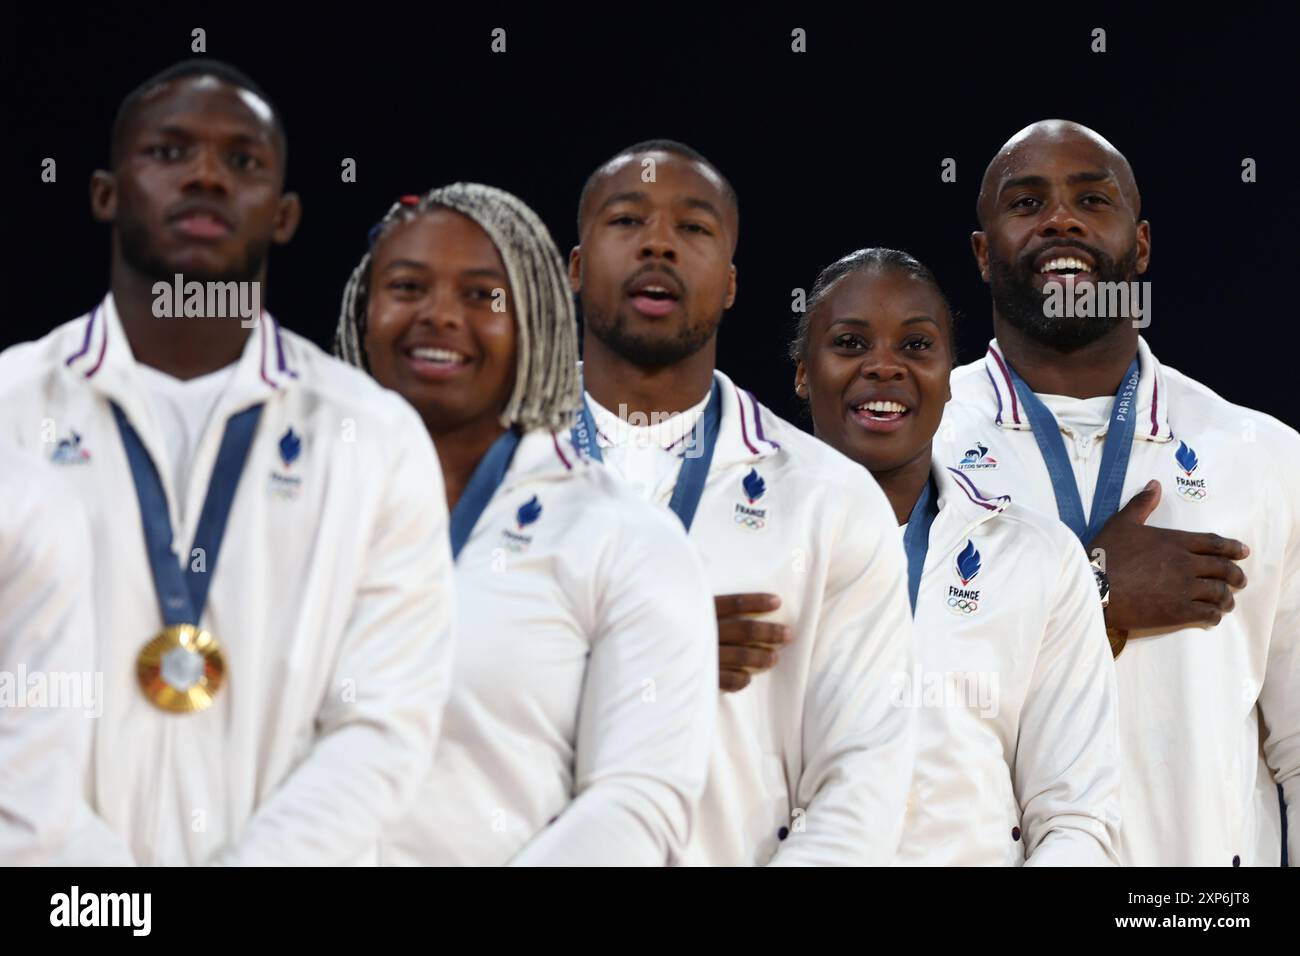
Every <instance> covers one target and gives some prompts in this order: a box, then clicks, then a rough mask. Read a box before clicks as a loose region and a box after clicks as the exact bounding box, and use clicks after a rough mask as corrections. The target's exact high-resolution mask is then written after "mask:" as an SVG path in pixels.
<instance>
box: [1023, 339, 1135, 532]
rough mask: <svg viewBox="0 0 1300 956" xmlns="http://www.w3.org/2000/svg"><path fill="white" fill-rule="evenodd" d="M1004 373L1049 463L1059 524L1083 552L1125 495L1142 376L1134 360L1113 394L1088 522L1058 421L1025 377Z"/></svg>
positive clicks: (1048, 472)
mask: <svg viewBox="0 0 1300 956" xmlns="http://www.w3.org/2000/svg"><path fill="white" fill-rule="evenodd" d="M1007 371H1009V372H1010V373H1011V380H1012V382H1014V383H1015V387H1016V394H1017V395H1019V396H1020V404H1021V405H1023V406H1024V407H1025V413H1026V414H1027V415H1028V416H1029V426H1030V428H1032V429H1033V432H1034V440H1035V441H1037V442H1038V450H1039V451H1040V452H1042V455H1043V463H1044V464H1046V465H1047V474H1048V477H1050V478H1051V480H1052V491H1053V492H1054V493H1055V494H1056V510H1057V512H1058V513H1059V514H1060V516H1061V520H1062V521H1063V522H1065V524H1066V525H1068V526H1069V528H1070V530H1071V531H1073V532H1074V534H1075V536H1076V537H1077V538H1078V539H1079V540H1080V541H1082V542H1083V546H1084V547H1085V548H1086V547H1087V546H1088V545H1089V543H1090V542H1091V541H1092V539H1093V538H1095V537H1096V536H1097V532H1099V531H1100V530H1101V526H1102V525H1104V524H1105V523H1106V522H1107V521H1108V520H1109V519H1110V518H1111V516H1113V515H1114V514H1115V512H1117V511H1119V498H1120V495H1121V494H1123V491H1124V475H1125V473H1126V472H1127V471H1128V460H1129V455H1130V454H1131V453H1132V451H1133V435H1134V432H1135V431H1136V429H1137V401H1136V400H1137V390H1138V381H1139V379H1140V374H1139V372H1138V361H1137V359H1136V358H1135V359H1133V361H1132V362H1131V363H1130V364H1129V367H1128V371H1127V372H1125V373H1124V380H1123V381H1122V382H1121V383H1120V386H1119V391H1118V392H1116V393H1115V403H1114V405H1112V406H1111V410H1110V427H1109V428H1108V429H1107V431H1106V446H1105V448H1104V449H1103V450H1102V453H1101V470H1100V472H1099V473H1098V477H1097V490H1096V492H1095V493H1094V494H1093V497H1092V515H1091V517H1090V518H1088V519H1087V520H1085V519H1084V516H1083V499H1082V498H1080V496H1079V485H1078V483H1077V482H1075V480H1074V468H1073V467H1072V466H1071V464H1070V456H1069V454H1068V453H1067V452H1066V450H1065V440H1064V439H1062V438H1061V428H1060V425H1058V424H1057V421H1056V417H1055V416H1054V415H1053V414H1052V413H1051V411H1050V410H1049V409H1048V407H1047V406H1046V405H1044V404H1043V402H1042V400H1041V399H1040V398H1039V397H1038V396H1037V395H1035V394H1034V393H1033V390H1032V389H1030V387H1029V386H1028V385H1026V384H1025V381H1024V379H1022V378H1021V377H1020V376H1019V375H1017V374H1016V370H1015V369H1014V368H1012V367H1011V363H1010V362H1008V363H1007Z"/></svg>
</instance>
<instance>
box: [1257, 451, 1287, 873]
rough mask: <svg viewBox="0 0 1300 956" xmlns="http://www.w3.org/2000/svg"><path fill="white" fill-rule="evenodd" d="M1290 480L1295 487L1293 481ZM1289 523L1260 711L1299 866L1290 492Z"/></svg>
mask: <svg viewBox="0 0 1300 956" xmlns="http://www.w3.org/2000/svg"><path fill="white" fill-rule="evenodd" d="M1291 437H1292V438H1293V439H1294V435H1292V436H1291ZM1290 473H1292V474H1293V473H1294V471H1291V472H1290ZM1290 484H1291V486H1292V487H1293V488H1294V482H1291V483H1290ZM1290 524H1291V528H1290V531H1291V533H1290V537H1289V541H1288V544H1287V550H1286V556H1285V557H1284V558H1283V560H1282V566H1281V568H1280V569H1279V571H1280V574H1281V578H1282V581H1281V586H1280V587H1279V589H1278V602H1277V611H1276V613H1275V615H1274V618H1273V632H1272V634H1271V635H1270V636H1269V641H1268V661H1267V663H1266V664H1265V665H1264V668H1265V669H1264V683H1263V686H1262V687H1261V688H1260V691H1259V712H1260V716H1261V717H1262V718H1263V723H1264V728H1263V730H1264V739H1263V741H1262V744H1261V747H1262V750H1263V753H1264V760H1265V762H1266V763H1267V764H1268V766H1269V769H1270V770H1272V771H1273V779H1274V780H1276V781H1277V782H1278V783H1279V784H1281V785H1282V796H1283V800H1284V801H1285V803H1286V827H1287V865H1288V866H1300V498H1297V497H1296V496H1295V495H1293V500H1292V502H1291V522H1290ZM1247 543H1249V542H1247ZM1246 586H1247V588H1249V587H1250V582H1249V581H1247V585H1246Z"/></svg>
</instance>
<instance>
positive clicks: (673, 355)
mask: <svg viewBox="0 0 1300 956" xmlns="http://www.w3.org/2000/svg"><path fill="white" fill-rule="evenodd" d="M582 314H583V319H584V321H585V322H586V324H587V328H589V329H591V334H592V335H594V336H595V337H596V339H597V340H598V341H599V342H600V343H601V344H602V345H604V346H605V348H607V349H609V350H610V351H611V352H613V353H614V354H615V355H617V356H618V357H619V358H621V359H623V360H624V361H626V362H629V363H630V364H632V365H635V366H636V367H638V368H643V369H649V370H656V369H662V368H667V367H668V366H670V365H676V364H677V363H678V362H681V361H683V360H684V359H687V358H689V357H690V356H692V355H694V354H695V353H696V352H698V351H699V350H700V349H702V348H704V346H705V345H707V344H708V343H709V340H710V339H712V338H713V336H714V335H715V334H717V331H718V325H719V324H720V323H721V322H722V313H721V312H719V313H718V316H717V318H715V319H714V320H713V321H711V322H694V321H692V320H691V317H690V316H689V315H688V316H687V317H686V322H685V323H684V324H683V325H682V326H681V327H680V328H678V329H677V330H676V331H674V332H670V333H668V334H666V335H643V334H638V333H636V332H633V331H631V330H630V329H629V328H628V322H627V318H626V317H625V316H624V315H623V314H622V313H621V312H615V313H614V315H612V316H611V315H608V314H606V313H604V312H601V311H600V310H599V309H596V308H593V307H592V306H590V305H589V304H588V303H586V302H584V303H583V304H582Z"/></svg>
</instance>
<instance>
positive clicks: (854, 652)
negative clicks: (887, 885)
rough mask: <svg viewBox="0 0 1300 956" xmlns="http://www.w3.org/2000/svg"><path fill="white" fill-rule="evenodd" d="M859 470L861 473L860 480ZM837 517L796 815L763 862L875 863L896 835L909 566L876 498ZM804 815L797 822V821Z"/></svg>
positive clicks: (903, 761) (905, 734)
mask: <svg viewBox="0 0 1300 956" xmlns="http://www.w3.org/2000/svg"><path fill="white" fill-rule="evenodd" d="M864 474H865V472H864ZM869 490H874V491H875V497H874V498H869V497H867V496H865V495H864V496H863V500H862V502H861V503H860V504H858V505H857V506H856V507H855V508H854V509H853V510H851V511H849V512H848V513H846V514H845V515H844V516H843V522H842V525H841V531H840V535H839V538H838V539H837V540H836V542H835V551H834V554H833V555H832V556H831V558H830V561H829V577H828V579H827V584H826V591H825V594H824V598H823V601H822V607H821V614H820V617H819V620H818V626H817V630H816V633H815V634H806V635H796V637H795V639H796V640H800V639H802V640H812V641H815V642H816V645H815V647H814V649H813V652H812V659H811V663H810V666H809V673H808V684H807V688H806V694H805V700H804V713H803V755H804V764H803V773H802V774H801V775H800V778H799V782H798V786H797V788H796V790H795V799H796V800H797V801H798V802H797V808H796V815H795V818H794V820H793V822H792V824H791V826H790V833H789V836H788V837H787V838H786V839H785V840H783V841H782V842H781V843H780V845H779V846H778V848H777V851H776V854H775V856H773V858H772V861H771V865H777V866H793V865H814V866H884V865H886V864H888V863H890V862H891V861H892V860H893V858H894V855H895V853H896V852H897V850H898V842H899V840H900V839H901V837H902V831H903V815H904V811H905V809H906V803H907V792H908V788H909V787H910V786H911V781H912V765H913V762H914V760H915V751H914V747H915V738H914V733H915V730H914V724H915V719H914V718H915V715H914V712H913V710H912V708H910V707H907V706H905V702H903V701H900V700H899V699H898V693H897V689H898V686H899V680H900V679H902V678H905V677H906V675H907V674H908V673H909V672H910V670H911V665H912V611H911V606H910V604H909V602H908V597H907V558H906V556H905V554H904V552H903V547H902V542H901V540H900V538H899V535H898V530H897V527H896V525H895V524H894V522H893V515H892V513H890V512H889V508H888V505H887V503H886V502H885V498H884V495H883V493H881V492H880V491H879V490H876V489H869ZM798 810H802V811H803V813H802V815H801V816H800V815H798Z"/></svg>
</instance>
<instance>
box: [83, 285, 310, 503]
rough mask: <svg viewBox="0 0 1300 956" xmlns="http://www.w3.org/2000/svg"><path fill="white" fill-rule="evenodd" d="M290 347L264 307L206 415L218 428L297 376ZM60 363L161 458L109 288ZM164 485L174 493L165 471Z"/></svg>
mask: <svg viewBox="0 0 1300 956" xmlns="http://www.w3.org/2000/svg"><path fill="white" fill-rule="evenodd" d="M158 321H160V322H166V321H171V320H169V319H159V320H158ZM293 350H294V345H293V342H292V341H291V340H288V339H287V337H286V336H284V335H283V334H282V333H281V329H280V326H279V323H277V322H276V321H275V319H273V318H272V317H271V314H270V313H269V312H266V311H265V310H264V311H263V312H262V314H261V316H260V317H259V319H258V321H257V324H256V325H254V326H253V330H252V333H251V334H250V335H249V337H248V340H247V341H246V342H245V343H244V351H243V352H242V353H241V354H240V357H239V359H238V360H237V362H236V363H235V371H234V374H233V376H232V377H231V379H230V381H229V383H227V385H226V387H225V389H224V390H223V391H222V393H221V397H220V398H219V399H218V400H217V404H216V407H215V409H214V410H213V415H212V421H213V422H214V423H216V422H220V423H221V427H223V428H224V425H225V421H226V419H228V418H229V417H230V416H231V415H234V414H237V413H238V412H241V411H243V410H244V409H246V408H250V407H251V406H253V405H256V404H258V403H261V402H266V401H269V400H274V399H276V398H278V397H279V396H282V395H284V394H285V393H286V392H287V391H288V390H289V389H290V388H291V387H292V386H293V384H294V383H295V382H296V381H297V378H298V372H297V370H296V368H295V367H294V366H295V364H296V363H295V362H294V361H293V354H292V353H293ZM64 366H65V369H66V371H67V373H68V374H70V375H73V376H76V377H79V378H81V379H83V380H84V381H85V383H86V384H87V385H88V386H89V387H90V388H91V389H92V390H94V391H96V392H98V393H99V394H100V395H102V396H103V397H104V398H106V399H108V400H109V401H111V402H114V403H115V404H117V405H118V406H119V407H120V408H121V409H122V411H123V412H125V413H126V417H127V418H128V419H129V420H130V422H131V424H132V426H133V427H134V428H135V430H136V431H137V432H138V433H139V435H140V438H141V441H143V442H144V445H145V448H146V449H147V450H148V452H149V454H150V456H152V457H153V459H154V461H164V460H165V458H164V457H163V456H162V450H163V449H162V432H161V429H160V426H159V423H158V421H157V417H156V416H155V414H154V404H153V402H152V401H150V400H149V398H148V394H147V392H146V390H145V386H144V384H143V382H142V381H141V377H140V373H139V370H138V369H137V367H136V360H135V356H134V355H133V354H132V353H131V345H130V343H129V342H128V341H127V338H126V332H125V331H124V330H123V328H122V322H121V319H119V318H118V314H117V308H116V307H115V305H114V303H113V296H112V293H109V294H108V295H106V296H105V297H104V299H103V301H102V302H100V303H99V305H97V306H95V308H94V309H93V310H91V312H90V314H89V315H88V316H86V318H85V320H84V330H83V331H81V332H80V334H79V335H76V348H75V349H74V350H73V351H71V352H70V353H69V354H68V355H67V356H66V357H65V359H64ZM164 471H165V469H164ZM164 487H165V488H167V491H168V497H169V500H170V499H171V498H172V497H174V496H173V494H172V489H171V488H170V484H169V482H168V480H167V479H166V477H164Z"/></svg>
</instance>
